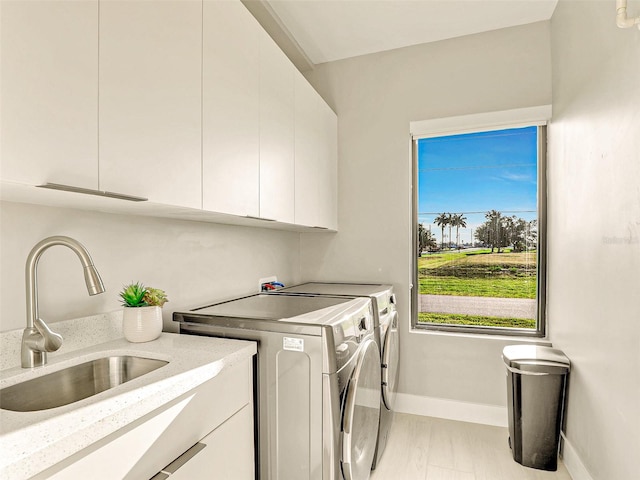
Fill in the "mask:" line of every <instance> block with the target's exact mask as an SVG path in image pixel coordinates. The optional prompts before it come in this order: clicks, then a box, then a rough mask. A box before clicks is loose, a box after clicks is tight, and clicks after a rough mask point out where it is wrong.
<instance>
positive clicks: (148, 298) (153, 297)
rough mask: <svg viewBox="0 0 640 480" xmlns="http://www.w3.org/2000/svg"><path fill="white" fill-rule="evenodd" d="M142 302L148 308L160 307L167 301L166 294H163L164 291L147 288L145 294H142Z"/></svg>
mask: <svg viewBox="0 0 640 480" xmlns="http://www.w3.org/2000/svg"><path fill="white" fill-rule="evenodd" d="M144 301H145V302H146V304H147V305H149V306H158V307H162V306H163V305H164V304H165V303H167V302H168V301H169V299H168V298H167V294H166V293H164V290H161V289H159V288H152V287H149V288H147V293H145V294H144Z"/></svg>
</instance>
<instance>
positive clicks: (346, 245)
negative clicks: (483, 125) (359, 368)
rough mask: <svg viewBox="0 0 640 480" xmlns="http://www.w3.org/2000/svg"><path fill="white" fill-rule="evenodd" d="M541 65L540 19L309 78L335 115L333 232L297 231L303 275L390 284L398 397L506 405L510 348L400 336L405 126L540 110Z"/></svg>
mask: <svg viewBox="0 0 640 480" xmlns="http://www.w3.org/2000/svg"><path fill="white" fill-rule="evenodd" d="M550 66H551V59H550V46H549V23H548V22H543V23H536V24H531V25H526V26H522V27H515V28H509V29H504V30H498V31H494V32H489V33H482V34H478V35H472V36H468V37H463V38H458V39H452V40H446V41H442V42H437V43H431V44H426V45H420V46H414V47H408V48H403V49H398V50H393V51H389V52H383V53H378V54H372V55H367V56H362V57H357V58H353V59H347V60H342V61H337V62H330V63H326V64H322V65H319V66H317V67H316V69H315V70H314V71H313V72H308V74H307V78H308V79H309V80H310V82H311V83H312V84H313V85H314V86H315V87H316V88H317V89H318V91H319V92H320V93H321V95H322V96H323V97H324V98H325V100H327V102H328V103H329V104H330V105H331V106H332V107H334V109H335V111H336V112H337V114H338V144H339V159H340V160H339V172H338V178H339V190H338V196H339V208H338V212H339V219H338V220H339V233H338V234H337V235H334V236H326V237H325V236H312V235H307V234H303V235H301V257H300V258H301V276H302V278H303V279H305V280H306V279H318V280H345V281H346V280H352V281H370V282H371V281H381V282H391V283H393V285H394V287H395V289H396V292H397V296H398V300H399V305H398V310H399V314H400V318H401V327H400V333H401V342H402V355H401V362H402V367H401V373H400V383H399V389H400V391H401V392H403V393H405V394H410V395H417V396H421V397H431V398H437V399H450V400H455V401H459V402H471V403H477V404H486V405H498V406H504V405H506V393H505V391H506V387H505V378H504V366H503V364H502V361H501V358H500V354H501V352H502V348H503V346H504V345H506V344H509V343H513V341H512V340H509V339H504V338H503V339H497V338H486V337H479V336H452V335H438V334H429V333H411V332H410V331H409V312H410V299H409V283H410V278H411V268H410V263H411V254H410V249H411V247H410V245H411V221H412V220H411V215H410V201H411V194H410V186H411V170H410V165H411V154H410V148H411V142H410V137H409V123H410V122H411V121H418V120H425V119H430V118H440V117H448V116H455V115H465V114H472V113H481V112H491V111H497V110H508V109H513V108H520V107H530V106H536V105H545V104H549V103H550V102H551V70H550ZM504 420H505V422H506V418H505V419H504Z"/></svg>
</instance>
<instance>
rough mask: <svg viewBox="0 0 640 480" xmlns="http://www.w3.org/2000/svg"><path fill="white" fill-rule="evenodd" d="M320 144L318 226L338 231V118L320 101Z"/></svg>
mask: <svg viewBox="0 0 640 480" xmlns="http://www.w3.org/2000/svg"><path fill="white" fill-rule="evenodd" d="M320 121H321V125H322V128H321V130H320V144H319V145H318V151H319V152H320V153H319V157H320V159H319V162H318V163H319V165H318V183H319V191H320V200H319V202H318V223H317V225H316V226H318V227H324V228H328V229H330V230H338V117H337V116H336V114H335V113H334V111H333V110H331V108H330V107H329V105H327V104H326V103H325V102H324V100H322V99H320Z"/></svg>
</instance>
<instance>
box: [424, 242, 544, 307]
mask: <svg viewBox="0 0 640 480" xmlns="http://www.w3.org/2000/svg"><path fill="white" fill-rule="evenodd" d="M418 279H419V283H420V293H421V294H430V295H458V296H469V297H499V298H536V283H537V281H536V253H535V252H519V253H513V252H509V251H507V252H504V253H491V251H490V250H489V249H487V250H479V251H472V252H465V251H464V250H463V251H460V252H443V253H438V254H429V255H425V256H423V257H421V258H419V259H418Z"/></svg>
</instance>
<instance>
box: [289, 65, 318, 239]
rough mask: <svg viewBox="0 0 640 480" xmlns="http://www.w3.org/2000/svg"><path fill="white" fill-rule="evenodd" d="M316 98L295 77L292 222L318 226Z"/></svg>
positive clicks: (305, 85)
mask: <svg viewBox="0 0 640 480" xmlns="http://www.w3.org/2000/svg"><path fill="white" fill-rule="evenodd" d="M322 127H323V125H322V122H321V119H320V99H319V95H318V94H317V93H316V91H315V90H314V89H313V87H311V85H309V82H307V80H306V79H305V78H304V77H303V76H302V74H297V75H296V78H295V198H296V200H295V223H296V224H297V225H307V226H311V227H314V226H320V224H319V221H320V219H319V215H318V210H319V208H320V205H319V202H320V182H319V180H320V179H319V177H318V174H319V161H320V152H319V146H320V138H321V130H322Z"/></svg>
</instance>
